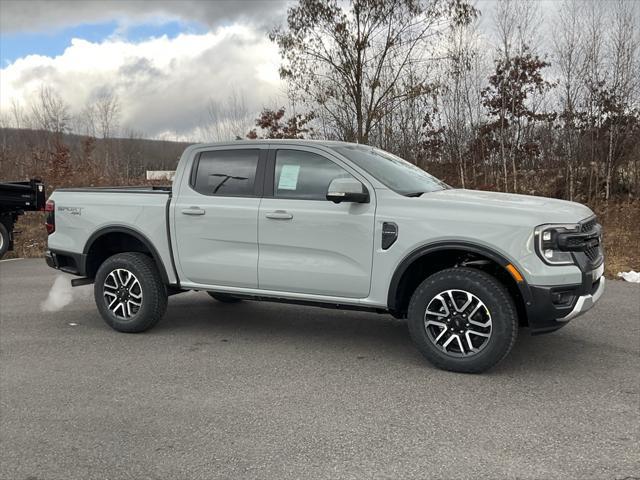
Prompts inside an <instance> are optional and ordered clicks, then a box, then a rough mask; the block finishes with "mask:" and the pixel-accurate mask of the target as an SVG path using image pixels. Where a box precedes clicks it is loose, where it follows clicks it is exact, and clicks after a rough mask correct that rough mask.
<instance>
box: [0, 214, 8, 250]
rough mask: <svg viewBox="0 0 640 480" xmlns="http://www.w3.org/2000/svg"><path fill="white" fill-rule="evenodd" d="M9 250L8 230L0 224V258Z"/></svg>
mask: <svg viewBox="0 0 640 480" xmlns="http://www.w3.org/2000/svg"><path fill="white" fill-rule="evenodd" d="M7 250H9V230H7V227H6V226H5V225H4V223H2V222H0V258H2V257H3V256H4V254H5V253H7Z"/></svg>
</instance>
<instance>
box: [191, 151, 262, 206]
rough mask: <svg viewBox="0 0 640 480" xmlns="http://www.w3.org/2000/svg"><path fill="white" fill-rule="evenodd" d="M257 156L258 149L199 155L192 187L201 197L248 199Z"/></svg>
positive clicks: (253, 183) (253, 179)
mask: <svg viewBox="0 0 640 480" xmlns="http://www.w3.org/2000/svg"><path fill="white" fill-rule="evenodd" d="M259 156H260V150H258V149H251V150H249V149H247V150H240V149H238V150H213V151H210V152H202V153H201V154H200V158H199V160H198V162H197V165H196V172H195V179H194V181H193V182H192V186H193V188H194V190H196V191H197V192H198V193H201V194H202V195H216V196H234V197H252V196H254V195H255V190H256V189H255V181H256V171H257V169H258V159H259Z"/></svg>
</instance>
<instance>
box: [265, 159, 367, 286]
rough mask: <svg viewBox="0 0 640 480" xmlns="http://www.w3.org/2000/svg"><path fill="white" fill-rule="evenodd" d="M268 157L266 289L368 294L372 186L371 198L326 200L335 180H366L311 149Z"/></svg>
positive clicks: (335, 160)
mask: <svg viewBox="0 0 640 480" xmlns="http://www.w3.org/2000/svg"><path fill="white" fill-rule="evenodd" d="M272 148H274V147H273V146H272ZM270 159H271V161H270V162H269V164H268V167H267V168H268V169H270V171H268V172H267V175H266V178H267V179H269V178H272V185H271V184H265V196H264V198H263V200H262V203H261V205H260V214H259V217H258V229H259V246H260V255H259V260H258V279H259V282H258V283H259V287H260V289H264V290H276V291H285V292H298V293H309V294H317V295H325V296H337V297H347V298H366V297H367V296H368V295H369V289H370V279H371V266H372V255H373V236H374V233H373V230H374V216H375V196H374V195H373V189H372V188H371V187H370V186H368V185H367V188H368V189H369V191H370V192H371V200H370V203H347V202H343V203H339V204H336V203H333V202H330V201H328V200H326V194H327V189H328V187H329V183H330V182H331V180H333V179H334V178H339V177H350V176H351V177H356V179H357V180H359V181H362V182H363V183H365V181H364V180H363V179H362V178H360V177H359V176H358V174H357V173H356V172H353V171H349V167H348V166H346V165H341V164H340V163H339V160H337V159H335V158H333V157H332V156H329V155H327V154H325V153H323V152H321V151H318V150H314V149H313V148H305V147H285V146H282V147H278V148H277V149H275V151H273V150H272V151H271V152H270ZM269 183H271V182H269ZM365 184H366V183H365Z"/></svg>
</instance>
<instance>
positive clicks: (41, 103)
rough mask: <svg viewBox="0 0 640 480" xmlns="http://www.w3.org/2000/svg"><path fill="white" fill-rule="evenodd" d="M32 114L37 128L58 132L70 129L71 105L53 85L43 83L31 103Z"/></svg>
mask: <svg viewBox="0 0 640 480" xmlns="http://www.w3.org/2000/svg"><path fill="white" fill-rule="evenodd" d="M31 114H32V116H33V121H34V126H35V128H39V129H41V130H47V131H49V132H53V133H56V134H61V133H65V132H66V131H67V130H68V129H69V121H70V119H71V116H70V114H69V106H68V105H67V104H66V103H65V102H64V100H62V98H60V96H59V95H58V93H57V92H56V91H55V90H53V89H52V88H51V87H49V86H46V85H42V86H41V87H40V90H39V91H38V93H37V96H36V97H35V99H34V101H33V102H32V103H31Z"/></svg>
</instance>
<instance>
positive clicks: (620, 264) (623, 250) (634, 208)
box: [595, 200, 640, 278]
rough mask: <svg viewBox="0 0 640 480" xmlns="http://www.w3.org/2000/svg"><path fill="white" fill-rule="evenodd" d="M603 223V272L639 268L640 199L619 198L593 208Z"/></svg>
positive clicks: (611, 274)
mask: <svg viewBox="0 0 640 480" xmlns="http://www.w3.org/2000/svg"><path fill="white" fill-rule="evenodd" d="M595 211H596V213H597V214H598V218H599V219H600V221H601V222H602V224H603V226H604V249H605V254H606V262H605V268H606V269H605V273H606V275H607V276H608V277H612V278H615V277H617V274H618V272H624V271H629V270H635V271H636V272H639V271H640V200H635V201H622V202H616V203H612V204H610V205H609V206H608V207H600V208H596V209H595Z"/></svg>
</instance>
